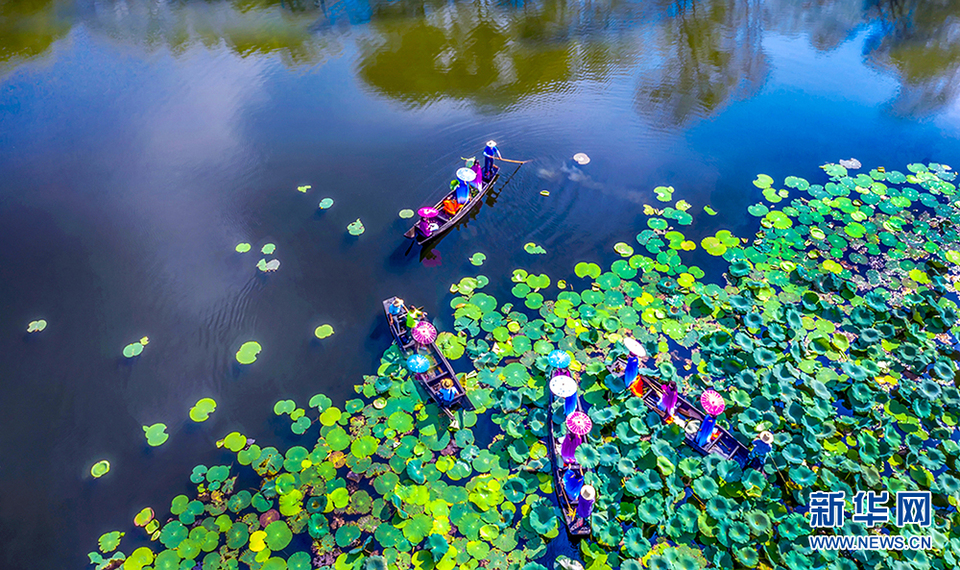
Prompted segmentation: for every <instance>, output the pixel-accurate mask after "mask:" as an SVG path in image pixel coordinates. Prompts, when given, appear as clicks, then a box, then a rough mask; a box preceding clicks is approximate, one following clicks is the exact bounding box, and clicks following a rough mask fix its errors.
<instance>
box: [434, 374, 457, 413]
mask: <svg viewBox="0 0 960 570" xmlns="http://www.w3.org/2000/svg"><path fill="white" fill-rule="evenodd" d="M440 386H441V388H440V390H439V392H438V395H439V396H440V401H441V402H443V403H444V404H446V405H447V406H449V405H450V404H452V403H453V402H454V400H456V399H457V389H456V388H455V387H454V385H453V380H451V379H449V378H444V379H443V380H442V381H441V382H440Z"/></svg>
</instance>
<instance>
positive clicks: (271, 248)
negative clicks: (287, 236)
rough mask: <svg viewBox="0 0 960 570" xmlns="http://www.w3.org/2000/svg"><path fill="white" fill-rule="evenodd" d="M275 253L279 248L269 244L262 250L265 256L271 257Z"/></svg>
mask: <svg viewBox="0 0 960 570" xmlns="http://www.w3.org/2000/svg"><path fill="white" fill-rule="evenodd" d="M275 251H277V246H276V245H274V244H272V243H268V244H266V245H264V246H263V247H262V248H261V249H260V253H262V254H264V255H270V254H272V253H273V252H275Z"/></svg>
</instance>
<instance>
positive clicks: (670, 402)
mask: <svg viewBox="0 0 960 570" xmlns="http://www.w3.org/2000/svg"><path fill="white" fill-rule="evenodd" d="M679 398H680V394H679V393H677V383H676V382H674V381H673V380H671V381H669V382H667V383H666V384H664V385H663V396H661V397H660V403H658V404H657V407H658V408H660V409H661V410H663V411H664V412H667V417H666V420H667V421H668V422H669V421H672V420H673V413H674V411H675V410H676V409H677V400H678V399H679Z"/></svg>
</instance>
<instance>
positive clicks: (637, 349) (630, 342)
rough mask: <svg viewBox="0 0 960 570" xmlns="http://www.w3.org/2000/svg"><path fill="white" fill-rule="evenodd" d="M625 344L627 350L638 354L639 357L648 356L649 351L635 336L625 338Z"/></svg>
mask: <svg viewBox="0 0 960 570" xmlns="http://www.w3.org/2000/svg"><path fill="white" fill-rule="evenodd" d="M623 346H625V347H627V350H629V351H630V352H632V353H633V354H635V355H637V357H638V358H646V357H647V351H646V349H645V348H643V345H642V344H640V343H639V342H638V341H637V339H634V338H625V339H623Z"/></svg>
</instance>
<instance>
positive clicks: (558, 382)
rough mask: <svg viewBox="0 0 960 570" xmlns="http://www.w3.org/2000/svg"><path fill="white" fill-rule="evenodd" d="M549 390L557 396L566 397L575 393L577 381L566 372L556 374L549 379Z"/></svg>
mask: <svg viewBox="0 0 960 570" xmlns="http://www.w3.org/2000/svg"><path fill="white" fill-rule="evenodd" d="M550 391H551V392H552V393H553V395H554V396H556V397H558V398H566V397H568V396H573V395H574V394H576V393H577V381H576V380H574V379H573V378H571V377H569V376H567V375H566V374H558V375H556V376H554V377H553V378H551V379H550Z"/></svg>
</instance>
